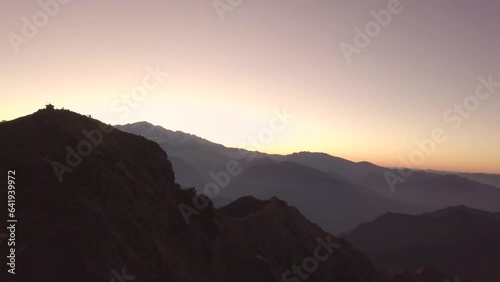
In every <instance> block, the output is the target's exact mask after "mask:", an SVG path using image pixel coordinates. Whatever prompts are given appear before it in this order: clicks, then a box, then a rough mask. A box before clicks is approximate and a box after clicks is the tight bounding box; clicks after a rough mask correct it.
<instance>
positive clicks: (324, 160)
mask: <svg viewBox="0 0 500 282" xmlns="http://www.w3.org/2000/svg"><path fill="white" fill-rule="evenodd" d="M116 127H117V128H119V129H121V130H124V131H126V132H130V133H134V134H138V135H142V136H144V137H146V138H148V139H151V140H154V141H156V142H158V143H159V144H160V146H161V147H162V148H163V149H164V150H165V151H167V152H169V155H170V156H172V162H173V168H174V171H175V173H176V175H179V177H178V181H179V183H180V184H181V185H182V186H184V187H195V188H196V189H197V190H198V191H199V192H200V193H204V187H205V185H207V184H208V183H211V182H213V181H214V180H213V178H212V177H210V176H209V175H210V174H211V173H215V174H217V173H218V172H220V171H224V170H225V167H226V165H227V164H228V163H229V162H230V161H233V160H236V161H237V162H238V164H239V166H240V167H241V173H239V174H238V175H235V176H232V177H231V179H230V182H229V184H228V185H227V187H225V188H224V189H220V190H221V192H220V195H219V197H218V198H221V201H216V202H217V204H218V205H220V204H222V205H223V204H227V203H228V202H230V201H231V200H235V199H236V198H237V197H241V196H247V195H251V196H254V197H257V198H260V199H267V198H270V197H272V196H277V197H280V198H281V199H284V200H286V201H288V202H290V203H292V204H293V205H295V206H297V207H298V208H299V209H300V210H301V211H302V212H303V213H304V214H305V215H306V216H307V217H308V218H309V219H311V220H313V221H314V222H316V223H318V224H320V225H321V226H322V227H323V228H325V229H327V230H328V231H330V232H334V233H340V232H347V231H350V230H351V229H352V228H354V227H356V226H357V225H359V224H360V223H363V222H367V221H371V220H373V219H375V218H376V217H378V216H380V215H382V214H384V213H386V212H396V213H411V214H419V213H423V212H430V211H433V210H436V209H441V208H445V207H448V206H455V205H466V206H470V207H473V208H479V209H484V210H488V211H500V204H499V203H500V189H497V188H495V187H493V186H490V185H486V184H482V183H478V182H475V181H472V180H470V179H467V178H464V177H460V176H457V175H446V174H444V175H443V174H437V173H430V172H425V171H415V172H414V173H413V175H412V176H411V177H408V178H407V179H406V180H405V182H404V183H399V184H398V185H397V187H396V190H395V191H394V192H392V191H391V189H390V188H389V185H388V183H387V180H386V178H385V173H386V172H388V171H391V170H390V169H388V168H384V167H380V166H377V165H375V164H372V163H369V162H352V161H349V160H346V159H343V158H338V157H333V156H330V155H328V154H325V153H311V152H299V153H294V154H290V155H270V154H265V153H261V152H250V151H247V150H242V149H237V148H228V147H225V146H222V145H218V144H215V143H212V142H209V141H206V140H204V139H202V138H199V137H196V136H193V135H187V134H184V133H176V132H173V131H169V130H167V129H164V128H162V127H159V126H154V125H152V124H149V123H146V122H141V123H138V124H127V125H120V126H116ZM163 135H168V136H169V137H168V138H161V136H163ZM175 135H179V136H181V137H175V138H177V139H175V138H174V137H172V136H175ZM171 139H175V140H179V139H183V142H175V143H172V142H171V141H170V140H171ZM200 140H203V141H200ZM290 163H295V164H298V165H296V166H291V165H290ZM287 170H288V171H287ZM392 171H394V172H395V173H397V171H395V170H394V169H393V170H392ZM271 172H273V173H271ZM278 174H283V175H286V177H277V175H278ZM319 175H321V176H319ZM299 176H301V177H299ZM317 176H319V177H320V178H321V180H320V179H318V178H317ZM286 179H295V181H288V180H286ZM311 181H315V183H316V185H315V186H314V187H312V188H309V185H308V183H311ZM303 193H308V197H302V196H300V195H302V194H303ZM347 195H350V196H347ZM338 199H344V200H343V201H338V202H337V200H338ZM360 199H364V200H363V202H360ZM328 201H330V203H328ZM317 203H322V204H320V205H319V206H317ZM333 203H335V204H333ZM318 207H321V208H319V210H321V212H318Z"/></svg>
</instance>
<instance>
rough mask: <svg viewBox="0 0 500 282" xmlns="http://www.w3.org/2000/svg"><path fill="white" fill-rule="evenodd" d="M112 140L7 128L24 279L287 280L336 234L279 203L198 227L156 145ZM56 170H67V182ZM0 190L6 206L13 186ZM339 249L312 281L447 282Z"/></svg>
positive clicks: (205, 220)
mask: <svg viewBox="0 0 500 282" xmlns="http://www.w3.org/2000/svg"><path fill="white" fill-rule="evenodd" d="M84 130H85V131H84ZM108 131H109V128H107V127H106V126H105V125H104V124H102V123H100V122H99V121H97V120H94V119H92V118H90V117H86V116H82V115H79V114H76V113H73V112H70V111H67V110H54V109H45V110H40V111H38V112H36V113H34V114H32V115H29V116H26V117H22V118H18V119H16V120H13V121H8V122H4V123H1V124H0V134H1V136H2V138H0V148H2V149H1V151H0V157H1V158H0V167H1V168H2V171H7V170H9V169H15V170H16V180H17V181H16V187H17V188H16V196H17V198H16V202H17V206H16V207H17V209H16V214H17V219H18V223H17V230H16V235H17V242H18V243H19V244H20V245H23V246H24V247H25V248H24V249H23V250H22V252H20V253H18V254H17V260H16V270H17V274H16V276H15V280H12V281H29V282H38V281H65V282H66V281H72V282H74V281H103V282H104V281H106V282H107V281H117V280H113V279H115V278H113V277H116V274H120V273H121V274H123V273H125V274H126V275H128V276H127V280H124V281H132V280H134V281H141V282H143V281H196V282H202V281H207V282H208V281H228V282H229V281H252V282H255V281H282V275H283V273H285V271H287V270H290V269H291V268H292V265H294V264H300V263H301V262H302V261H304V259H306V258H307V257H311V256H313V255H314V254H313V253H314V250H315V249H316V247H317V246H318V241H317V240H318V238H319V239H322V240H325V241H326V240H327V238H328V236H329V235H328V234H327V233H326V232H324V231H323V230H322V229H321V228H320V227H318V226H316V225H315V224H312V223H311V222H309V221H308V220H307V219H305V218H304V217H303V216H302V215H301V214H300V213H299V212H298V210H297V209H295V208H293V207H290V206H288V204H286V203H285V202H283V201H281V200H278V199H276V198H273V199H270V200H267V201H261V200H257V199H255V198H252V197H245V198H242V199H239V200H237V201H236V202H234V203H232V204H230V205H228V206H226V207H224V208H221V209H214V208H213V206H212V205H211V204H209V205H208V207H206V208H205V209H202V211H201V213H200V214H199V215H198V216H193V217H191V222H190V224H186V222H185V221H184V219H183V217H182V216H181V213H180V212H179V209H178V206H179V204H181V203H186V204H191V203H192V198H193V197H194V195H195V192H194V189H188V190H182V189H180V186H179V185H178V184H176V183H175V176H174V173H173V171H172V165H171V163H170V161H169V160H168V158H167V154H166V153H165V152H164V151H163V150H162V149H161V148H160V146H159V145H158V144H156V143H154V142H152V141H149V140H147V139H145V138H144V137H140V136H136V135H133V134H129V133H125V132H121V131H119V130H113V131H111V132H109V133H103V132H108ZM83 132H87V133H85V134H84V133H83ZM98 132H101V134H102V136H101V135H100V134H99V133H98ZM89 136H91V137H89ZM82 140H86V141H88V143H83V142H82ZM82 144H87V145H88V144H92V145H91V147H92V151H91V152H90V154H89V155H86V156H81V160H79V158H78V157H76V156H72V157H71V158H69V159H68V160H66V158H67V154H68V149H67V148H71V149H70V150H76V151H78V150H79V149H80V151H81V152H83V153H85V154H87V151H88V150H89V148H88V147H87V148H84V147H85V146H84V145H82ZM67 146H69V147H67ZM54 162H58V164H56V163H54ZM54 165H56V166H57V169H58V170H61V169H66V170H67V172H65V173H63V174H62V175H60V177H61V180H62V182H60V181H59V179H58V176H57V175H56V173H55V172H54V168H53V166H54ZM0 189H1V190H2V191H1V195H2V196H1V197H2V199H3V197H5V196H4V195H6V194H7V193H6V185H3V186H2V187H1V188H0ZM1 215H2V218H5V209H2V213H1ZM331 240H332V242H334V243H338V244H340V247H339V248H338V249H337V250H336V251H335V252H333V253H332V254H331V255H330V257H328V259H326V260H325V261H324V262H320V263H319V267H318V268H317V270H316V271H314V272H313V273H311V274H310V277H308V279H307V281H321V282H323V281H338V282H409V281H419V282H443V280H444V278H445V277H444V276H443V275H442V274H440V273H438V272H436V271H434V270H432V269H425V270H422V271H419V272H413V273H410V272H397V273H392V274H391V275H392V276H394V277H397V279H392V278H390V277H389V276H387V275H386V274H383V273H381V272H379V271H377V270H376V269H375V268H374V267H373V265H372V264H371V262H370V261H369V260H368V258H367V257H366V256H365V255H364V254H362V253H361V252H359V251H357V250H356V249H354V248H353V247H352V246H351V245H350V244H349V243H348V242H347V241H345V240H343V239H339V238H335V237H333V236H332V239H331ZM2 248H4V246H3V245H2ZM124 267H125V268H124ZM113 275H115V276H113ZM132 277H133V278H132ZM292 278H293V279H292ZM9 279H12V277H9ZM409 279H415V280H409ZM9 281H11V280H9ZM288 281H294V282H297V281H301V280H300V279H299V278H298V277H297V276H294V275H291V276H289V280H288ZM450 281H451V280H450ZM462 281H466V280H462Z"/></svg>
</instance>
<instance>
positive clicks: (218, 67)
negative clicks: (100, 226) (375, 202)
mask: <svg viewBox="0 0 500 282" xmlns="http://www.w3.org/2000/svg"><path fill="white" fill-rule="evenodd" d="M369 2H370V3H366V2H365V1H347V2H346V1H340V2H338V1H337V2H336V1H318V2H314V3H309V2H307V3H305V2H304V1H300V0H291V1H287V2H286V3H270V2H269V1H261V0H259V1H246V2H245V3H244V5H241V6H239V7H238V8H237V9H235V10H234V11H233V12H231V13H228V14H227V17H226V19H225V20H224V21H221V20H220V19H219V17H218V15H217V13H216V12H215V11H214V9H213V6H212V5H211V4H210V3H201V2H200V3H199V2H196V3H194V2H193V3H187V2H186V1H168V0H166V1H148V2H147V3H146V2H143V3H139V2H136V1H132V0H123V1H119V2H116V1H115V2H113V3H108V2H103V1H97V0H92V1H85V2H81V1H74V2H71V4H67V5H66V6H61V10H60V11H59V13H58V14H57V15H56V16H55V17H53V18H51V19H50V21H49V23H48V24H47V26H45V27H43V28H40V30H39V32H38V33H37V34H36V36H35V37H34V38H32V39H30V40H29V43H27V44H22V45H20V46H19V48H20V51H19V53H15V52H14V50H13V48H12V46H11V43H10V42H9V40H8V39H6V40H2V41H1V42H0V61H1V62H2V68H1V69H0V76H1V77H2V86H3V87H2V92H3V94H2V97H3V99H4V100H3V101H4V103H3V104H2V105H3V107H2V111H1V112H0V120H11V119H15V118H17V117H20V116H24V115H27V114H31V113H33V112H35V111H36V110H37V109H39V108H42V107H44V105H45V103H47V102H50V103H52V104H54V105H55V106H56V108H62V107H64V108H67V109H70V110H72V111H75V112H78V113H81V114H90V115H92V116H93V117H94V118H97V119H100V120H102V121H104V122H108V123H111V124H125V123H132V122H138V121H148V122H151V123H153V124H156V125H161V126H163V127H164V128H166V129H170V130H180V131H184V132H187V133H191V134H195V135H197V136H200V137H203V138H205V139H208V140H210V141H213V142H215V143H220V144H223V145H225V146H230V147H239V146H240V145H242V144H243V143H245V142H246V141H247V140H248V138H249V137H251V136H257V134H258V133H259V132H260V131H261V130H262V129H263V128H267V127H269V122H270V120H271V119H272V118H273V117H275V113H274V111H275V110H283V109H285V108H286V109H287V110H288V112H289V113H290V114H293V115H294V116H295V118H294V119H293V120H292V121H291V122H290V124H288V125H287V126H286V127H285V129H284V130H283V131H281V132H275V133H274V137H273V139H272V141H270V142H269V143H267V144H260V150H261V151H263V152H267V153H280V154H289V153H293V152H299V151H312V152H326V153H328V154H330V155H333V156H338V157H342V158H345V159H349V160H352V161H369V162H372V163H375V164H378V165H381V166H388V167H397V166H399V165H400V161H399V158H400V156H402V157H403V158H406V159H408V157H409V155H410V154H411V153H412V152H414V151H415V150H417V149H418V146H417V145H415V140H424V139H427V138H430V136H431V133H432V131H433V130H434V129H435V128H442V129H443V130H444V131H445V133H446V135H447V137H448V138H447V140H446V141H445V142H443V143H442V144H437V145H436V149H435V151H434V152H433V153H432V154H430V155H428V156H426V157H425V160H424V162H423V163H422V165H420V166H415V167H417V168H419V169H435V170H443V171H466V172H484V173H500V150H499V145H498V144H500V115H499V114H498V113H499V112H500V87H498V88H497V89H496V91H494V92H492V95H491V96H490V97H489V98H488V99H487V100H484V101H480V104H479V106H478V108H477V109H476V110H474V111H471V112H467V114H469V116H468V117H467V118H462V119H461V124H460V126H458V128H453V126H454V125H455V121H450V120H449V119H448V120H446V119H445V118H443V115H444V114H445V113H446V112H447V110H448V109H453V108H454V106H455V105H456V104H461V103H463V101H464V99H466V97H469V96H471V95H473V94H474V93H475V89H476V88H477V87H478V85H479V83H480V82H479V80H478V77H479V76H483V77H487V76H488V75H492V77H493V78H494V79H495V81H500V70H499V69H498V66H499V64H500V61H499V58H500V57H499V56H498V50H499V47H500V37H499V36H498V30H497V27H498V26H499V25H500V19H499V18H498V17H496V14H493V16H491V19H490V20H491V21H495V24H491V23H487V22H485V21H484V17H483V16H484V15H490V13H493V12H492V11H498V9H495V8H493V7H489V8H488V7H484V9H485V10H484V13H479V12H478V11H477V10H474V9H472V8H471V9H466V8H464V10H463V11H461V13H457V14H454V15H453V16H450V15H449V14H447V13H445V12H443V11H446V9H448V8H449V7H448V5H452V4H449V3H434V2H429V3H427V2H426V3H412V4H411V5H412V8H410V7H405V9H406V10H405V11H404V12H403V13H402V14H401V15H400V16H399V18H398V23H397V24H391V25H390V26H388V27H387V28H385V29H384V30H383V31H382V33H381V34H380V35H379V36H378V37H376V38H374V39H373V41H372V42H371V43H370V45H369V46H368V47H366V48H364V49H363V50H362V52H361V54H359V55H355V57H353V61H352V62H351V63H347V62H346V59H345V57H344V55H343V53H342V51H341V49H340V48H339V44H340V43H341V42H343V41H346V42H352V40H353V37H354V35H355V34H354V27H356V26H362V25H363V24H365V23H366V22H367V21H369V20H370V17H369V16H370V13H369V12H370V10H371V9H373V8H374V7H375V8H376V7H378V6H377V5H379V4H380V7H385V4H384V3H385V2H383V1H373V2H372V1H369ZM463 5H465V4H463ZM471 5H472V4H471ZM490 5H497V4H490ZM457 9H458V8H457ZM475 9H480V7H475ZM38 10H40V7H39V6H38V3H37V1H33V3H27V2H26V3H25V2H22V3H17V2H16V3H15V4H14V3H10V2H9V1H4V2H2V3H0V11H1V12H0V16H2V20H3V24H2V27H1V33H2V34H4V35H7V34H9V33H10V32H15V33H17V34H21V28H22V24H23V23H22V21H21V18H22V17H24V16H26V17H30V16H31V15H32V14H33V13H35V12H37V11H38ZM174 11H175V12H174ZM347 15H349V16H347ZM479 15H480V16H479ZM465 20H467V23H466V22H465ZM418 23H426V24H425V25H424V24H418ZM471 26H472V27H474V28H471ZM477 30H481V32H477ZM451 31H453V32H451ZM457 34H459V35H460V36H457ZM5 38H6V37H5ZM478 42H480V44H478ZM157 66H159V68H160V69H161V71H163V72H168V73H169V74H170V76H169V77H168V78H166V79H165V81H163V82H161V83H159V84H158V86H157V87H154V89H152V90H150V91H148V93H147V96H146V97H145V98H144V100H141V101H135V102H134V103H133V104H134V106H127V110H126V114H124V112H125V110H122V111H119V110H116V106H122V108H121V109H123V106H124V105H126V104H125V103H124V102H123V97H124V96H129V97H130V95H131V92H132V91H133V89H134V88H135V87H137V86H141V85H142V84H143V80H144V77H145V76H147V75H148V70H147V69H148V67H149V68H153V69H154V68H156V67H157ZM453 118H454V119H456V118H457V114H454V115H453ZM249 149H252V148H249ZM256 149H257V148H256Z"/></svg>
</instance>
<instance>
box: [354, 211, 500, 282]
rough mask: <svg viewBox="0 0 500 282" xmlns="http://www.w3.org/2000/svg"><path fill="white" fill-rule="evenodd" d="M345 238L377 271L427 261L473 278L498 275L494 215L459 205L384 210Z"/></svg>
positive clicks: (499, 230)
mask: <svg viewBox="0 0 500 282" xmlns="http://www.w3.org/2000/svg"><path fill="white" fill-rule="evenodd" d="M345 238H346V239H347V240H349V241H350V242H352V243H353V245H354V246H355V247H357V248H359V249H361V250H363V251H364V252H366V253H367V254H368V255H369V257H370V258H371V259H372V260H373V261H374V263H375V264H376V265H377V266H378V267H380V268H381V269H386V270H388V269H397V268H405V269H418V268H421V267H423V266H426V265H433V266H434V267H436V268H437V269H439V270H440V271H443V272H444V273H456V274H458V275H461V276H467V277H470V278H472V279H474V280H476V281H484V282H496V281H498V279H499V278H500V270H499V269H498V265H499V263H500V241H499V238H500V213H490V212H485V211H482V210H478V209H471V208H468V207H465V206H456V207H448V208H446V209H442V210H438V211H434V212H431V213H426V214H422V215H406V214H395V213H387V214H384V215H382V216H380V217H379V218H377V219H376V220H374V221H372V222H369V223H365V224H362V225H360V226H359V227H357V228H356V229H354V230H353V231H351V232H350V233H349V234H348V235H347V236H346V237H345Z"/></svg>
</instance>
